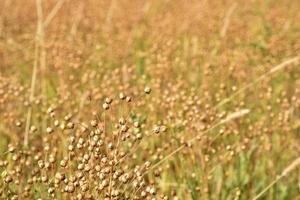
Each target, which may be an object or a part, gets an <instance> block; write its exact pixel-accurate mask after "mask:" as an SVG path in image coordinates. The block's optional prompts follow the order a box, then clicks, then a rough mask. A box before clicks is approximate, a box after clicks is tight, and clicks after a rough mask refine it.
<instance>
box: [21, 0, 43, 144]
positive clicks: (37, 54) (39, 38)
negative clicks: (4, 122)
mask: <svg viewBox="0 0 300 200" xmlns="http://www.w3.org/2000/svg"><path fill="white" fill-rule="evenodd" d="M36 11H37V30H36V34H35V47H34V62H33V71H32V77H31V87H30V96H29V101H30V104H31V103H32V101H33V99H34V95H35V89H36V79H37V72H38V65H39V64H40V65H41V66H43V67H44V66H45V60H43V59H42V57H45V56H46V55H45V52H43V53H41V46H42V45H43V44H44V28H43V9H42V0H36ZM41 54H42V56H41ZM41 61H42V63H41ZM31 116H32V105H30V106H29V108H28V112H27V117H26V126H25V135H24V146H25V147H27V146H28V138H29V129H30V123H31Z"/></svg>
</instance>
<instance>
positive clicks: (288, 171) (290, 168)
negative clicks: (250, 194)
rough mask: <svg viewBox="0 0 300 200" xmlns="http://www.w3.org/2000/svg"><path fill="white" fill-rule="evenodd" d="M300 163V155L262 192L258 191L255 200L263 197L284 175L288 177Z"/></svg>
mask: <svg viewBox="0 0 300 200" xmlns="http://www.w3.org/2000/svg"><path fill="white" fill-rule="evenodd" d="M299 165H300V157H298V158H297V159H295V160H294V161H293V162H292V163H291V164H289V165H288V166H287V167H286V168H285V169H284V170H283V171H282V173H281V174H280V175H279V176H277V177H276V179H275V180H274V181H272V182H271V183H270V184H269V185H268V186H267V187H265V188H264V189H263V190H262V191H261V192H260V193H258V194H257V195H256V196H255V197H254V198H253V200H257V199H259V198H261V197H262V196H263V195H264V194H265V193H266V192H267V191H268V190H269V189H270V188H272V187H273V186H274V185H275V184H276V183H277V182H278V181H280V180H281V179H282V178H283V177H286V176H287V175H288V174H289V173H290V172H291V171H293V170H294V169H296V168H297V167H298V166H299Z"/></svg>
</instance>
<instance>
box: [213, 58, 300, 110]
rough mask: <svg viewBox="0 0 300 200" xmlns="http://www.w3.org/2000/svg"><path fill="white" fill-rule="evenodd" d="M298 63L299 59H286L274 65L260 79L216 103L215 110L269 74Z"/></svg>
mask: <svg viewBox="0 0 300 200" xmlns="http://www.w3.org/2000/svg"><path fill="white" fill-rule="evenodd" d="M298 61H299V57H298V56H297V57H294V58H291V59H288V60H286V61H284V62H282V63H280V64H279V65H276V66H275V67H273V68H272V69H271V70H269V71H268V72H266V73H264V74H263V75H261V76H260V77H258V78H257V79H255V80H254V81H252V82H251V83H248V84H247V85H245V86H244V87H242V88H241V89H239V90H238V91H236V92H235V93H233V94H232V95H231V96H230V97H228V98H226V99H224V100H222V101H221V102H220V103H218V104H217V105H216V108H218V107H220V106H222V105H224V104H226V103H228V102H229V101H230V100H231V99H233V98H234V97H235V96H237V95H238V94H240V93H242V92H243V91H245V90H247V89H249V88H251V87H252V86H254V85H255V84H257V83H258V82H260V81H261V80H263V79H265V78H266V77H268V76H270V75H271V74H273V73H275V72H277V71H279V70H281V69H283V68H285V67H287V66H289V65H290V64H292V63H296V62H298Z"/></svg>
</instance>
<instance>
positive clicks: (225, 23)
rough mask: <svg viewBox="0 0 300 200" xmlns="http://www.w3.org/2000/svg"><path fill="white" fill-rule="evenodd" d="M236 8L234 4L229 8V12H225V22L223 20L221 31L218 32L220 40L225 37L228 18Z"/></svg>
mask: <svg viewBox="0 0 300 200" xmlns="http://www.w3.org/2000/svg"><path fill="white" fill-rule="evenodd" d="M236 8H237V3H234V4H233V5H232V6H231V7H230V8H229V10H228V11H227V13H226V16H225V20H224V25H223V27H222V29H221V32H220V36H221V38H223V37H225V35H226V33H227V29H228V26H229V24H230V17H231V16H232V14H233V12H234V11H235V9H236Z"/></svg>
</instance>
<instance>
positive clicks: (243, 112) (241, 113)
mask: <svg viewBox="0 0 300 200" xmlns="http://www.w3.org/2000/svg"><path fill="white" fill-rule="evenodd" d="M249 112H250V110H249V109H243V110H240V111H237V112H234V113H231V114H230V115H228V117H226V118H225V119H224V120H221V121H219V122H218V123H216V124H214V125H213V126H212V127H210V128H209V129H207V130H205V131H204V132H202V134H201V136H202V135H204V134H205V133H208V132H209V131H211V130H213V129H215V128H217V127H218V126H220V125H222V124H224V123H227V122H229V121H232V120H234V119H237V118H241V117H243V116H245V115H246V114H248V113H249ZM217 136H218V135H217ZM217 136H216V137H217ZM198 137H199V136H198V135H197V136H195V137H193V138H192V139H190V140H189V141H187V144H191V143H193V142H194V141H196V139H197V138H198ZM216 137H215V138H214V139H213V141H215V139H216ZM211 143H212V142H211ZM211 143H210V144H211ZM185 146H186V144H184V145H181V146H180V147H178V148H177V149H175V150H174V151H172V152H171V153H170V154H168V155H167V156H166V157H164V158H163V159H162V160H160V161H159V162H157V163H156V164H155V165H153V166H152V167H151V168H150V169H149V170H148V171H147V172H145V174H146V173H148V172H149V171H151V170H152V169H154V168H156V167H158V166H159V165H160V164H162V163H163V162H165V161H166V160H168V159H169V158H170V157H172V156H173V155H175V154H176V153H177V152H179V151H181V150H182V149H183V148H184V147H185Z"/></svg>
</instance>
